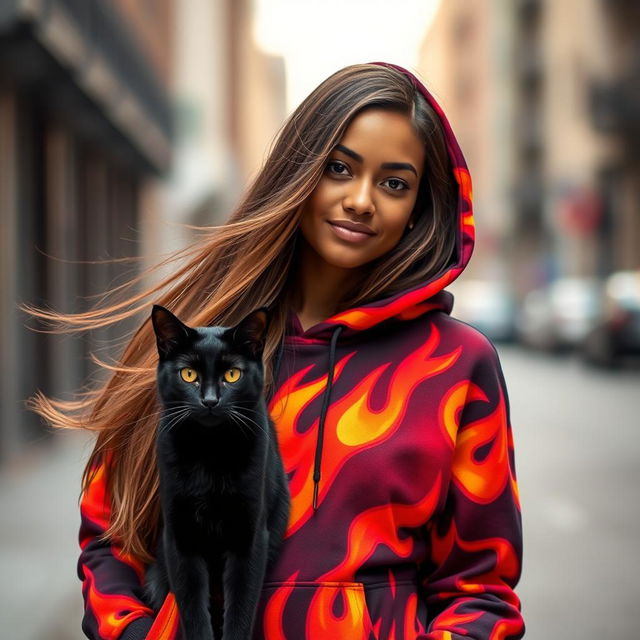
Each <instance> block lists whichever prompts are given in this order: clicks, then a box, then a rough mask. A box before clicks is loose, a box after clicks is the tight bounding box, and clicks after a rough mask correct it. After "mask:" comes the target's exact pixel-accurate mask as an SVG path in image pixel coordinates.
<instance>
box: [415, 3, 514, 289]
mask: <svg viewBox="0 0 640 640" xmlns="http://www.w3.org/2000/svg"><path fill="white" fill-rule="evenodd" d="M510 1H511V0H476V1H474V2H466V1H465V0H447V1H446V2H441V3H440V6H439V9H438V11H437V13H436V16H435V18H434V20H433V22H432V23H431V25H430V28H429V30H428V32H427V34H426V37H425V39H424V42H423V44H422V47H421V50H420V54H419V62H418V71H419V72H420V74H421V76H422V77H423V79H424V80H425V83H426V85H427V87H428V88H429V89H430V90H431V92H432V93H433V94H434V96H435V97H436V99H437V100H438V101H439V102H440V104H441V105H442V107H443V109H444V111H445V113H446V114H447V117H448V119H449V122H450V124H451V126H452V128H453V130H454V132H455V134H456V137H457V138H458V141H459V143H460V146H461V147H462V150H463V153H464V155H465V158H466V160H467V164H468V165H469V170H470V172H471V177H472V179H473V200H474V211H475V216H476V218H477V221H478V225H477V230H476V232H477V238H476V247H475V250H474V257H473V260H472V262H471V264H470V265H469V268H468V269H467V271H468V274H467V272H466V271H465V274H466V276H467V277H474V278H482V279H501V278H503V277H505V270H506V268H507V261H506V255H505V252H504V251H503V248H504V246H505V244H506V243H507V241H508V237H509V234H510V225H511V223H512V215H511V211H512V209H511V203H510V200H509V188H508V185H509V184H511V182H512V180H513V155H514V149H513V147H512V145H511V137H510V136H511V131H510V122H511V120H512V118H513V105H512V102H513V91H512V89H511V82H510V80H511V77H510V74H511V69H510V65H509V57H510V54H509V48H510V46H511V37H512V34H511V30H512V26H511V24H510V23H509V20H508V14H509V9H508V5H509V3H510Z"/></svg>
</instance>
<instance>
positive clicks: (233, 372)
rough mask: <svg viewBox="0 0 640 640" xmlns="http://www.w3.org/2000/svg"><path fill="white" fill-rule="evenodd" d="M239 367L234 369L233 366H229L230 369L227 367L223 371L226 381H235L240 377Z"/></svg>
mask: <svg viewBox="0 0 640 640" xmlns="http://www.w3.org/2000/svg"><path fill="white" fill-rule="evenodd" d="M240 374H241V372H240V369H236V368H235V367H233V368H231V369H227V370H226V371H225V372H224V376H223V377H224V379H225V380H226V381H227V382H237V381H238V380H239V379H240Z"/></svg>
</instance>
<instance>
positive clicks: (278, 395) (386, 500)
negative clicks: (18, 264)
mask: <svg viewBox="0 0 640 640" xmlns="http://www.w3.org/2000/svg"><path fill="white" fill-rule="evenodd" d="M473 238H474V226H473V216H472V210H471V180H470V177H469V173H468V171H467V169H466V165H465V163H464V159H463V157H462V153H461V152H460V149H459V147H458V145H457V143H456V141H455V138H454V136H453V133H452V132H451V129H450V127H449V125H448V123H447V120H446V118H445V116H444V114H443V113H442V111H441V109H440V108H439V106H438V105H437V104H436V102H435V101H434V99H433V98H432V97H431V96H430V95H429V93H428V92H427V90H426V89H425V88H424V86H423V85H422V84H421V83H420V82H419V80H418V79H417V78H416V77H415V76H414V75H413V74H411V73H410V72H409V71H407V70H406V69H403V68H402V67H399V66H397V65H393V64H388V63H383V62H376V63H370V64H361V65H352V66H349V67H346V68H344V69H342V70H340V71H338V72H337V73H335V74H333V75H332V76H331V77H329V78H328V79H327V80H325V81H324V82H323V83H322V84H321V85H320V86H319V87H318V88H317V89H316V90H315V91H313V92H312V93H311V95H310V96H309V97H308V98H307V99H306V100H305V101H304V102H303V103H302V104H301V105H300V107H299V108H298V109H297V110H296V111H295V112H294V113H293V114H292V116H291V117H290V118H289V119H288V121H287V122H286V123H285V125H284V127H283V129H282V130H281V132H280V134H279V136H278V139H277V141H276V143H275V145H274V147H273V150H272V151H271V153H270V155H269V157H268V159H267V161H266V163H265V165H264V167H263V168H262V170H261V172H260V173H259V175H258V176H257V178H256V180H255V182H254V183H253V185H252V186H251V187H250V189H249V190H248V192H247V194H246V196H245V198H244V199H243V201H242V202H241V203H240V204H239V206H238V208H237V209H236V211H235V212H234V213H233V214H232V216H231V217H230V219H229V221H228V222H227V223H226V224H225V225H223V226H221V227H217V228H213V229H211V230H209V233H208V235H207V236H206V237H205V239H204V240H203V241H202V242H201V243H200V244H197V245H196V246H195V247H194V248H192V249H190V250H189V251H187V252H185V253H183V254H180V255H179V256H178V257H184V256H185V255H186V256H187V258H188V259H187V261H186V263H185V264H184V265H183V266H181V267H180V268H178V269H177V270H176V272H175V273H174V275H172V276H171V277H170V278H168V279H167V280H165V281H164V282H163V283H162V284H161V285H159V286H157V287H154V288H152V289H150V290H148V291H146V292H143V293H141V294H139V295H136V296H133V295H132V296H131V297H130V298H129V299H128V300H124V301H123V302H122V303H121V304H119V305H114V306H112V307H106V308H104V309H101V310H97V311H94V312H93V314H92V315H89V314H86V315H78V316H61V315H58V316H56V315H52V314H46V313H45V312H42V311H40V312H38V315H40V316H41V317H46V318H48V319H49V320H57V321H60V322H64V321H65V320H66V321H67V325H68V326H71V325H72V326H73V327H74V328H75V329H77V330H81V329H86V328H91V327H94V326H98V325H100V324H105V323H110V322H116V321H118V320H120V319H122V318H125V317H129V316H132V315H134V314H137V313H140V312H147V313H148V310H149V307H150V300H151V302H157V303H158V304H161V305H163V306H166V307H168V308H169V309H171V310H172V311H174V312H175V313H176V314H177V315H178V316H180V317H181V318H183V319H184V320H185V322H187V324H190V325H193V326H197V325H211V324H221V325H231V324H234V323H235V322H237V321H239V319H240V318H241V317H243V316H244V315H245V314H246V313H248V312H249V311H251V310H252V309H255V308H256V307H258V306H262V305H268V306H269V307H270V308H271V310H272V314H273V316H272V317H273V319H272V322H271V323H270V332H269V335H268V340H267V345H266V348H265V370H266V373H267V378H266V379H267V385H266V392H267V394H268V396H267V397H268V398H269V399H270V403H269V408H270V412H271V415H272V417H273V418H274V421H275V423H276V429H277V431H278V439H279V444H280V448H281V451H282V454H283V459H284V463H285V467H286V469H287V472H288V474H289V478H290V490H291V500H292V508H291V517H290V521H289V527H288V531H287V534H286V538H285V543H284V546H283V549H282V552H281V554H280V557H279V559H278V561H277V562H276V564H275V566H274V567H273V568H272V570H271V571H270V574H269V575H268V576H267V580H266V583H265V586H264V589H263V597H262V600H261V603H260V609H259V612H258V618H257V624H256V631H255V638H268V639H269V640H283V639H287V640H289V639H292V640H302V639H309V640H315V639H316V638H318V639H331V640H336V639H341V638H344V639H347V638H348V639H349V640H353V639H359V638H361V639H363V640H365V639H369V638H378V639H391V638H394V639H400V638H402V639H409V638H411V639H412V640H413V639H420V640H427V639H428V640H436V639H438V640H440V639H442V640H444V639H456V638H476V639H478V640H479V639H481V638H482V639H485V638H487V639H488V638H495V639H497V638H501V639H502V638H520V637H522V635H523V633H524V624H523V621H522V617H521V614H520V602H519V600H518V597H517V596H516V595H515V593H514V591H513V589H514V587H515V585H516V583H517V581H518V579H519V575H520V567H521V552H522V541H521V516H520V506H519V500H518V489H517V483H516V475H515V468H514V451H513V441H512V433H511V427H510V423H509V404H508V399H507V391H506V387H505V382H504V379H503V376H502V372H501V368H500V363H499V360H498V356H497V354H496V351H495V349H494V348H493V346H492V345H491V343H490V342H489V340H488V339H487V338H486V337H485V336H484V335H482V334H481V333H479V332H478V331H476V330H475V329H473V328H472V327H470V326H469V325H466V324H464V323H461V322H459V321H457V320H454V319H453V318H451V317H450V315H449V313H450V312H451V309H452V302H453V298H452V296H451V294H449V293H448V292H446V291H445V290H444V288H445V287H446V286H447V285H448V284H449V283H450V282H452V281H453V280H454V279H455V278H456V277H457V276H458V275H459V274H460V273H461V272H462V270H463V269H464V268H465V266H466V264H467V263H468V261H469V258H470V256H471V252H472V247H473ZM154 352H155V343H154V339H153V332H152V328H151V326H150V323H149V321H148V320H147V321H145V322H144V323H143V324H142V325H141V326H140V328H139V330H138V331H137V333H136V334H135V335H134V336H133V338H132V339H131V341H130V343H129V344H128V346H127V348H126V349H125V351H124V354H123V356H122V359H121V366H118V367H113V368H112V369H113V371H112V375H111V377H110V379H109V380H108V382H107V383H106V384H104V386H102V387H101V388H98V389H96V390H94V391H92V392H90V393H87V395H86V396H85V397H84V399H83V400H82V401H80V402H78V403H76V404H71V403H63V402H61V401H53V400H48V399H46V398H44V397H43V396H37V397H36V398H35V400H34V405H35V408H36V410H38V411H39V412H40V413H41V414H42V415H44V416H45V417H47V418H48V419H49V420H50V421H51V422H52V423H53V424H55V425H57V426H62V427H85V428H91V429H94V430H96V431H97V433H98V436H97V442H96V446H95V449H94V451H93V453H92V455H91V458H90V460H89V463H88V465H87V469H86V471H85V476H84V485H83V495H82V500H81V513H82V525H81V530H80V544H81V548H82V552H81V555H80V559H79V563H78V573H79V576H80V578H81V580H82V581H83V594H84V598H85V605H86V613H85V617H84V620H83V629H84V631H85V633H86V634H87V636H88V637H90V638H96V639H98V638H100V639H102V638H104V639H106V638H109V639H115V638H120V639H123V640H136V639H143V638H148V639H154V640H158V639H166V640H169V639H172V638H175V637H177V634H178V632H177V628H178V627H177V620H178V613H177V611H176V606H175V601H174V599H173V597H172V594H169V596H168V597H167V599H166V601H165V603H164V605H163V606H162V608H161V609H160V611H159V612H153V611H151V610H150V609H149V608H148V607H147V606H146V605H145V604H144V603H143V601H142V596H141V594H142V588H141V585H142V580H143V573H144V564H145V563H146V562H148V561H149V560H151V557H152V556H151V553H150V550H151V549H153V548H154V547H153V539H154V535H155V533H156V528H157V523H158V500H157V487H158V479H157V472H156V470H155V460H154V447H153V444H154V430H155V426H156V422H157V414H156V413H155V412H156V411H157V407H156V405H155V395H154V371H155V370H154V366H155V361H154V357H155V354H154ZM83 412H84V413H83Z"/></svg>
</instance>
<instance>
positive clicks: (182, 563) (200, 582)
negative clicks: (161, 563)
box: [164, 533, 214, 640]
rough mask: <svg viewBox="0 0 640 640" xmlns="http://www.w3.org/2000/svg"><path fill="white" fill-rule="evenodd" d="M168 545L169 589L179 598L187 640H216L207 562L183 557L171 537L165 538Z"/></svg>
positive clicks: (193, 557)
mask: <svg viewBox="0 0 640 640" xmlns="http://www.w3.org/2000/svg"><path fill="white" fill-rule="evenodd" d="M164 545H165V547H164V549H165V553H166V556H165V559H166V563H167V573H168V575H169V585H170V587H171V591H173V593H174V594H175V597H176V603H177V605H178V612H179V614H180V623H181V626H182V632H183V636H184V640H214V636H213V629H212V627H211V617H210V615H209V571H208V568H207V563H206V561H205V559H204V558H203V557H201V556H199V555H192V554H189V555H186V554H183V553H181V552H180V551H179V549H178V547H177V545H176V544H175V540H173V538H172V536H171V534H170V533H168V534H165V536H164Z"/></svg>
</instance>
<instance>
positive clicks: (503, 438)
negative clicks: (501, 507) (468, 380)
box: [449, 385, 519, 506]
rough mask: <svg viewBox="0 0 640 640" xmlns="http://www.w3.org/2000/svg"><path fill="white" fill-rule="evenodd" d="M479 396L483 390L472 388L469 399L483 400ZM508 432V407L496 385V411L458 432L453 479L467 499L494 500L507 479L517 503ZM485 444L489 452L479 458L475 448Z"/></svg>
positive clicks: (517, 497) (478, 501)
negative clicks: (497, 396) (497, 394)
mask: <svg viewBox="0 0 640 640" xmlns="http://www.w3.org/2000/svg"><path fill="white" fill-rule="evenodd" d="M474 386H475V385H474ZM454 391H455V388H454ZM482 395H483V392H482V390H480V389H478V388H475V389H474V390H473V392H472V396H471V398H472V399H474V400H478V399H480V400H482V399H485V398H483V397H482ZM457 400H458V401H459V398H457ZM449 419H450V418H449ZM507 432H508V430H507V409H506V405H505V402H504V394H503V393H502V390H501V389H500V388H499V399H498V405H497V407H496V408H495V410H494V411H493V412H492V413H491V414H489V415H488V416H487V417H486V418H481V419H479V420H476V421H475V422H472V423H470V424H468V425H466V426H465V427H464V429H462V430H461V431H460V432H459V433H458V435H457V439H456V450H455V453H454V458H453V465H452V472H453V478H454V480H455V482H456V484H457V485H458V487H459V488H460V489H461V490H462V492H463V493H464V494H465V495H466V496H467V497H468V498H469V499H470V500H473V501H474V502H477V503H480V504H488V503H489V502H493V501H494V500H495V499H496V498H497V497H498V496H499V495H500V494H501V493H502V491H503V490H504V488H505V486H506V484H507V482H510V485H511V488H512V490H513V493H514V496H515V499H516V502H517V504H518V506H519V496H518V487H517V484H516V481H515V474H514V472H513V467H512V466H511V465H510V463H509V454H510V450H512V449H513V442H512V440H511V439H510V438H508V437H507ZM487 447H489V451H488V453H486V454H484V455H483V456H482V459H479V457H478V451H479V450H480V449H481V448H482V449H483V450H484V451H486V449H487Z"/></svg>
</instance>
